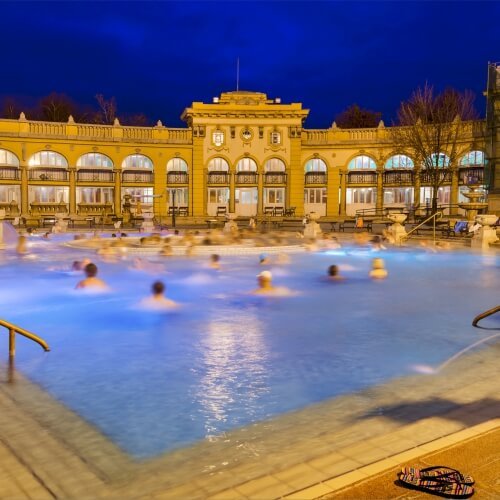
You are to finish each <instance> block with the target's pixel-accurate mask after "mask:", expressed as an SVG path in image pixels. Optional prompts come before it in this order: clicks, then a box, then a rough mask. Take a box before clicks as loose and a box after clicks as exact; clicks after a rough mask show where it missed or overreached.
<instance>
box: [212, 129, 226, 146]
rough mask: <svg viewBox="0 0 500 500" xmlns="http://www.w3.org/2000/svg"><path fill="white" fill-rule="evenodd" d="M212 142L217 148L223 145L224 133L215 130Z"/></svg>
mask: <svg viewBox="0 0 500 500" xmlns="http://www.w3.org/2000/svg"><path fill="white" fill-rule="evenodd" d="M212 142H213V143H214V145H215V146H217V147H219V146H222V145H223V144H224V132H222V130H216V131H215V132H214V133H213V134H212Z"/></svg>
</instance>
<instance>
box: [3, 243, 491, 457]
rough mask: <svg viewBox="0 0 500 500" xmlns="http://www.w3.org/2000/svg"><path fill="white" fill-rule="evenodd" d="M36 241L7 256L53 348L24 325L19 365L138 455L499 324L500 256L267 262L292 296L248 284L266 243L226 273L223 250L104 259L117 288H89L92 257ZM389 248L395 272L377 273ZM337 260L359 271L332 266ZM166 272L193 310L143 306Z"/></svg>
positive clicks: (330, 256)
mask: <svg viewBox="0 0 500 500" xmlns="http://www.w3.org/2000/svg"><path fill="white" fill-rule="evenodd" d="M34 241H35V242H36V243H35V244H34V246H33V248H32V250H33V251H34V253H36V254H37V256H38V258H37V259H19V258H18V257H17V256H15V254H14V253H13V252H12V251H11V250H7V251H4V252H3V254H2V255H1V257H0V259H1V260H0V279H1V281H2V283H3V287H2V289H1V291H0V300H1V303H2V305H3V307H2V318H3V319H6V320H8V321H11V322H13V323H15V324H18V325H20V326H22V327H24V328H27V329H28V330H31V331H33V332H35V333H36V334H38V335H40V336H41V337H42V338H44V339H45V340H46V341H47V342H48V343H49V345H50V347H51V352H50V353H44V352H43V351H42V350H41V349H40V348H39V346H37V345H36V344H34V343H32V342H30V341H28V340H26V339H24V338H22V337H18V341H17V355H16V367H17V368H18V369H20V370H21V371H22V372H23V373H24V374H25V375H27V376H28V377H29V378H30V379H31V380H33V381H35V382H36V383H38V384H39V385H41V386H42V387H43V388H44V389H46V390H47V391H48V392H49V393H51V394H52V395H53V396H54V397H55V398H56V399H58V400H60V401H61V402H63V403H64V404H65V405H67V406H68V407H69V408H71V409H72V410H74V411H75V412H77V413H78V414H79V415H80V416H81V417H83V418H84V419H86V420H87V421H88V422H90V423H92V424H93V425H95V426H96V427H97V428H99V429H100V430H101V432H102V433H104V434H105V435H106V436H108V437H109V438H110V439H111V440H112V441H113V442H115V443H116V444H117V445H118V446H120V447H121V448H122V449H123V450H125V451H126V452H127V453H129V454H130V455H132V456H134V457H135V458H138V459H143V458H149V457H153V456H156V455H159V454H161V453H164V452H166V451H170V450H173V449H175V448H180V447H183V446H186V445H189V444H192V443H194V442H196V441H198V440H201V439H207V438H208V439H211V438H215V437H216V436H220V435H221V434H222V433H224V432H226V431H229V430H231V429H235V428H238V427H242V426H246V425H248V424H251V423H253V422H256V421H262V420H264V419H267V418H270V417H273V416H277V415H281V414H283V413H285V412H288V411H291V410H296V409H301V408H304V407H306V406H307V405H311V404H313V403H316V402H321V401H325V400H327V399H329V398H334V397H336V396H339V395H342V394H348V393H353V392H355V391H358V390H361V389H363V388H366V387H370V386H374V385H378V384H381V383H383V382H384V381H388V380H390V379H393V378H395V377H400V376H404V375H407V374H410V373H414V366H415V365H430V366H434V367H436V366H439V365H440V364H441V363H443V362H445V361H446V360H447V359H449V358H450V357H451V356H453V355H454V354H456V353H457V352H459V351H460V350H462V349H464V348H466V347H467V346H468V345H471V344H472V343H474V342H476V341H477V340H478V339H479V338H480V337H481V335H487V333H488V332H487V333H482V332H481V331H480V330H477V329H474V328H473V327H472V326H471V321H472V318H473V317H474V316H475V315H476V314H478V313H479V312H482V311H484V310H486V309H488V308H490V307H493V306H494V305H497V304H496V303H497V301H498V274H499V259H498V257H491V256H488V257H483V256H480V255H474V254H471V253H468V252H456V253H449V252H441V253H426V252H424V251H411V250H406V249H402V250H399V251H398V250H395V251H384V252H378V253H376V254H375V253H373V252H370V251H369V250H367V249H362V248H361V249H355V248H351V249H339V250H334V251H329V252H323V253H315V254H310V253H307V254H294V255H292V256H291V263H290V264H288V265H272V264H271V265H270V266H269V267H266V269H269V270H271V271H272V273H273V276H274V283H275V284H276V285H280V286H286V287H288V288H289V289H291V290H293V291H296V292H297V293H296V294H295V295H293V296H290V297H267V298H266V297H258V296H253V295H251V294H249V293H248V292H249V291H251V290H252V289H254V288H255V287H256V278H255V277H256V275H257V274H258V273H259V272H260V271H262V270H263V267H262V266H260V265H259V264H258V258H257V256H224V257H222V259H221V265H222V270H221V271H215V270H212V269H209V268H208V266H207V264H208V257H194V258H183V257H174V258H166V259H162V258H161V257H151V258H150V259H151V260H153V261H155V264H154V266H151V267H153V269H151V271H150V272H144V271H140V270H136V269H133V264H132V258H131V257H130V258H128V259H126V260H124V261H120V262H119V263H105V262H99V260H97V259H96V260H95V261H96V262H97V264H98V266H99V270H100V272H99V276H100V277H101V278H102V279H104V280H105V281H106V282H107V283H108V284H109V285H110V287H111V292H109V293H106V294H88V293H85V292H82V291H80V290H75V289H74V287H75V284H76V283H77V282H78V281H79V280H80V279H81V278H82V276H81V275H80V274H75V273H68V272H66V271H65V270H64V269H65V268H68V269H69V267H70V265H71V262H72V261H73V260H77V259H81V258H83V257H84V256H88V254H87V255H84V254H83V253H82V252H81V251H78V250H74V249H68V248H63V249H61V248H60V247H57V245H54V244H53V243H50V244H48V243H46V242H42V241H41V240H34ZM374 256H377V257H383V259H384V260H385V263H386V267H387V269H388V271H389V277H388V278H387V279H386V280H382V281H371V280H369V279H368V277H367V276H368V272H369V270H370V265H371V259H372V258H373V257H374ZM93 257H95V256H93ZM331 264H337V265H339V266H340V268H341V272H342V274H343V275H344V276H345V278H346V279H345V280H344V281H342V282H329V281H328V280H326V279H325V276H326V269H327V268H328V266H329V265H331ZM51 268H52V270H50V269H51ZM54 268H55V269H54ZM156 279H161V280H163V281H164V282H165V283H166V284H167V296H168V297H169V298H171V299H173V300H175V301H178V302H179V303H181V304H182V307H181V308H180V309H179V310H177V311H175V312H151V311H144V310H141V309H140V308H138V303H139V302H140V300H141V299H142V298H144V297H146V296H147V295H148V294H149V290H150V286H151V283H152V282H153V281H155V280H156ZM489 333H490V334H491V332H489ZM5 344H6V342H5ZM3 352H5V353H6V347H5V351H3ZM5 355H6V354H5ZM422 376H424V375H422Z"/></svg>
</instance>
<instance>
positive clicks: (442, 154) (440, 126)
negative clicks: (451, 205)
mask: <svg viewBox="0 0 500 500" xmlns="http://www.w3.org/2000/svg"><path fill="white" fill-rule="evenodd" d="M476 118H477V112H476V110H475V108H474V94H473V93H472V92H470V91H465V92H463V93H461V92H459V91H458V90H455V89H446V90H445V91H443V92H442V93H441V94H435V93H434V88H433V87H432V86H430V85H427V84H426V85H425V86H424V87H423V88H418V89H417V90H415V91H414V92H413V94H412V95H411V97H410V98H409V99H408V100H407V101H404V102H402V103H401V106H400V108H399V110H398V122H397V123H396V124H395V125H396V126H395V127H392V128H391V134H392V139H393V141H394V147H395V152H396V153H405V154H407V155H408V156H410V157H412V158H413V160H414V161H415V167H416V169H415V170H416V171H415V175H420V179H421V180H422V181H423V182H424V183H425V184H426V185H430V186H431V188H432V213H435V212H436V211H437V200H438V189H439V187H440V186H441V185H442V184H443V183H444V182H445V181H446V180H447V178H448V176H449V172H450V171H451V169H453V168H455V167H457V166H458V160H459V159H460V157H461V156H462V155H463V154H464V153H465V149H464V148H465V147H466V146H465V143H464V142H463V141H462V140H461V139H462V137H463V135H464V131H465V128H466V127H465V125H466V124H464V123H463V122H464V121H466V120H473V119H476ZM416 195H417V196H419V193H417V194H416ZM416 199H419V198H416Z"/></svg>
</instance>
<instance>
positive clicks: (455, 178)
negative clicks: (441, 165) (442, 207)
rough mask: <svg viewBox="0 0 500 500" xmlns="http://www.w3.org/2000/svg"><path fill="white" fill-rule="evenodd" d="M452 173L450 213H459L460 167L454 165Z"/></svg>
mask: <svg viewBox="0 0 500 500" xmlns="http://www.w3.org/2000/svg"><path fill="white" fill-rule="evenodd" d="M450 173H451V187H450V205H451V207H450V215H457V213H458V206H457V203H458V168H456V167H453V168H451V169H450Z"/></svg>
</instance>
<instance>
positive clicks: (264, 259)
mask: <svg viewBox="0 0 500 500" xmlns="http://www.w3.org/2000/svg"><path fill="white" fill-rule="evenodd" d="M267 261H268V258H267V254H265V253H261V254H260V255H259V262H260V263H261V264H266V263H267Z"/></svg>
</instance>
